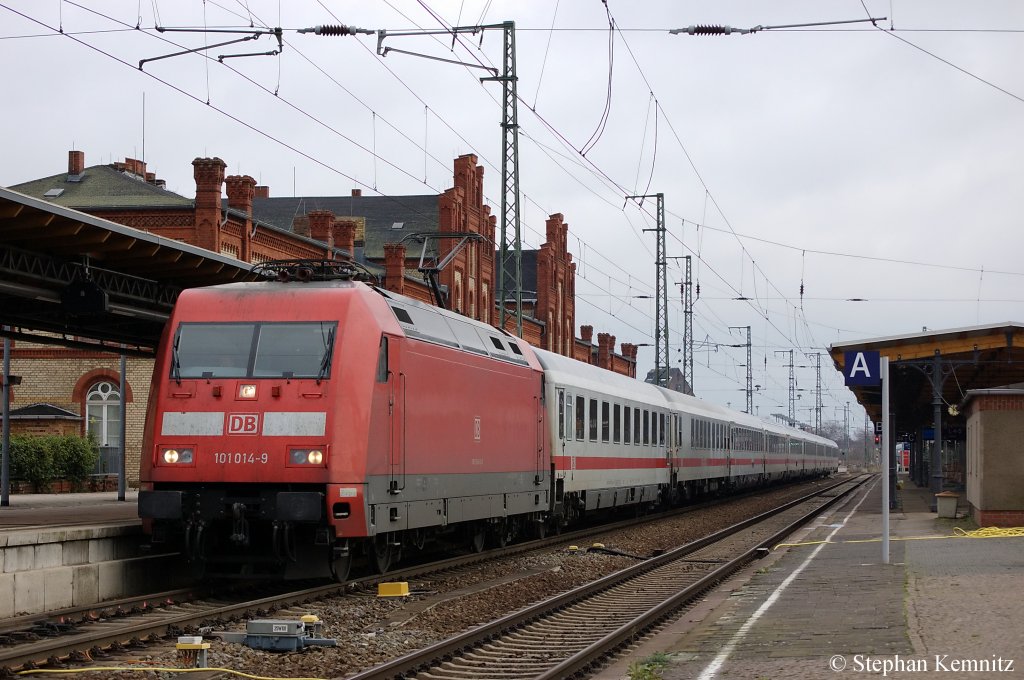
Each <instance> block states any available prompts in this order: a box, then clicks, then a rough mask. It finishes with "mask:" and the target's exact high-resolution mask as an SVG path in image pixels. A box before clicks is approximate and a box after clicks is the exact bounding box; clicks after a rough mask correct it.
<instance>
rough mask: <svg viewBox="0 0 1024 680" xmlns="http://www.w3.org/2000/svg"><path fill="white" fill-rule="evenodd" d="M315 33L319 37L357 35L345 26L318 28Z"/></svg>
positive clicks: (333, 25) (334, 25)
mask: <svg viewBox="0 0 1024 680" xmlns="http://www.w3.org/2000/svg"><path fill="white" fill-rule="evenodd" d="M315 33H316V34H317V35H355V34H356V33H355V31H354V30H352V29H351V28H349V27H348V26H346V25H345V24H327V25H326V26H317V27H316V31H315Z"/></svg>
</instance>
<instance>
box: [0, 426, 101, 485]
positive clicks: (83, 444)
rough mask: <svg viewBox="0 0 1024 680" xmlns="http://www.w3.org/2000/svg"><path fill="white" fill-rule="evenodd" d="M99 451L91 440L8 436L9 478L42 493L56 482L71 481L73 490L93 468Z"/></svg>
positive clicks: (89, 438)
mask: <svg viewBox="0 0 1024 680" xmlns="http://www.w3.org/2000/svg"><path fill="white" fill-rule="evenodd" d="M99 455H100V450H99V446H97V444H96V441H95V440H94V439H93V438H92V437H91V436H90V437H79V436H77V435H63V436H58V435H52V436H47V437H32V436H28V435H14V436H12V437H11V478H12V479H24V480H26V481H28V482H31V483H32V486H33V487H35V490H36V491H44V490H45V489H46V488H48V487H49V485H50V482H52V481H53V480H56V479H67V480H70V481H71V483H72V485H73V486H74V487H75V489H76V490H77V489H81V488H84V486H85V481H86V480H87V479H88V477H89V475H90V474H91V473H92V471H93V470H94V469H95V467H96V460H97V459H98V458H99Z"/></svg>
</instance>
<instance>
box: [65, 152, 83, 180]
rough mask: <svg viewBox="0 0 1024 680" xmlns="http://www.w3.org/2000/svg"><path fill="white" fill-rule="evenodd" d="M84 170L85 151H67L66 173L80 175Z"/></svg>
mask: <svg viewBox="0 0 1024 680" xmlns="http://www.w3.org/2000/svg"><path fill="white" fill-rule="evenodd" d="M83 172H85V152H84V151H68V174H69V175H81V174H82V173H83Z"/></svg>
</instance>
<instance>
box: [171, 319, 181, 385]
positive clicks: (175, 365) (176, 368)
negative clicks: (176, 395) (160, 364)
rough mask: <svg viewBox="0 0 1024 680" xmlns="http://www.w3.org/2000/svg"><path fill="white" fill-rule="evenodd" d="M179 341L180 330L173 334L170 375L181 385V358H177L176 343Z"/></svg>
mask: <svg viewBox="0 0 1024 680" xmlns="http://www.w3.org/2000/svg"><path fill="white" fill-rule="evenodd" d="M180 342H181V332H180V331H179V332H178V334H177V335H176V336H174V347H173V349H172V350H171V375H172V376H174V381H175V382H176V383H178V386H179V387H180V386H181V360H180V359H179V358H178V343H180Z"/></svg>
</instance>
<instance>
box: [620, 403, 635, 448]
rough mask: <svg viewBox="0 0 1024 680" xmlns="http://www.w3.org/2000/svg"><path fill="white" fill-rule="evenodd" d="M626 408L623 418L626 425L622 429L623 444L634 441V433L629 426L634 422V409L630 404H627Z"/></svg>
mask: <svg viewBox="0 0 1024 680" xmlns="http://www.w3.org/2000/svg"><path fill="white" fill-rule="evenodd" d="M625 409H626V412H625V413H624V414H623V416H624V418H623V420H622V424H623V425H624V426H625V427H623V429H622V443H623V444H629V443H630V442H631V441H633V437H632V435H631V433H630V428H629V426H630V424H631V423H632V422H633V414H632V410H633V409H631V408H630V407H628V406H626V407H625Z"/></svg>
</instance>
